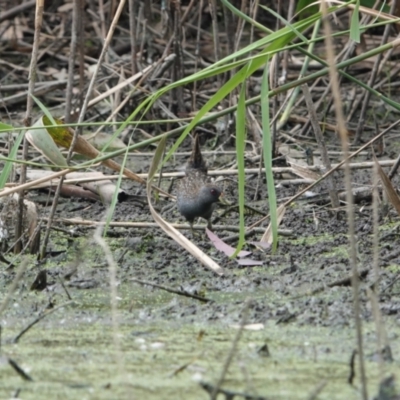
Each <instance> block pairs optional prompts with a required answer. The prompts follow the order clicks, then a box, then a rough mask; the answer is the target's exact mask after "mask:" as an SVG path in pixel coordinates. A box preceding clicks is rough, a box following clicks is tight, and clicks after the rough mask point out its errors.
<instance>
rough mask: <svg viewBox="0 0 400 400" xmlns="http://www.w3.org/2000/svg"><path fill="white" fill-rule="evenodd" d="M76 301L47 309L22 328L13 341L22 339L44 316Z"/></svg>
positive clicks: (16, 341)
mask: <svg viewBox="0 0 400 400" xmlns="http://www.w3.org/2000/svg"><path fill="white" fill-rule="evenodd" d="M72 303H74V301H67V302H66V303H64V304H60V305H59V306H57V307H54V308H50V309H46V310H45V311H43V312H42V313H41V314H40V315H39V316H38V317H37V318H35V319H34V320H33V321H32V322H31V323H30V324H29V325H28V326H27V327H25V328H24V329H22V331H21V332H20V333H19V334H18V335H17V336H15V338H14V340H13V343H18V341H19V339H21V337H22V336H23V335H24V334H25V333H26V332H28V331H29V329H31V328H32V327H33V326H34V325H36V324H37V323H38V322H40V321H41V320H42V319H43V318H45V317H47V316H48V315H50V314H53V313H54V312H56V311H58V310H59V309H60V308H63V307H66V306H69V305H70V304H72Z"/></svg>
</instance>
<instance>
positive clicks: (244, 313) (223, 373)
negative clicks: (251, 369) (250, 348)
mask: <svg viewBox="0 0 400 400" xmlns="http://www.w3.org/2000/svg"><path fill="white" fill-rule="evenodd" d="M250 303H251V300H250V299H246V301H245V303H244V306H243V309H242V320H241V322H240V327H239V329H238V331H237V332H236V335H235V337H234V339H233V341H232V345H231V349H230V351H229V354H228V357H227V358H226V361H225V364H224V366H223V368H222V371H221V376H220V377H219V379H218V382H217V383H216V385H215V386H214V389H213V391H212V393H211V400H216V399H217V395H218V392H219V389H220V388H221V385H222V384H223V383H224V380H225V376H226V374H227V373H228V368H229V366H230V365H231V362H232V360H233V357H234V356H235V353H236V348H237V345H238V343H239V340H240V338H241V336H242V333H243V330H244V326H245V325H246V322H247V317H248V313H249V307H250Z"/></svg>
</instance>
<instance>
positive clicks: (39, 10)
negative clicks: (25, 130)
mask: <svg viewBox="0 0 400 400" xmlns="http://www.w3.org/2000/svg"><path fill="white" fill-rule="evenodd" d="M43 9H44V0H38V1H37V3H36V10H35V32H34V38H33V46H32V56H31V63H30V66H29V85H28V97H27V101H26V114H25V118H24V124H25V126H30V124H31V112H32V108H33V98H32V96H31V95H33V93H34V90H35V83H36V74H37V59H38V53H39V43H40V32H41V30H42V24H43ZM28 148H29V143H28V140H27V139H26V137H25V138H24V142H23V149H22V158H23V160H27V159H28ZM26 168H27V167H26V165H25V164H23V165H22V168H21V173H20V183H21V184H24V183H25V181H26ZM23 219H24V192H21V193H20V194H19V197H18V214H17V221H16V226H15V237H16V238H17V242H16V244H15V246H14V253H20V252H21V250H22V240H21V237H22V231H23Z"/></svg>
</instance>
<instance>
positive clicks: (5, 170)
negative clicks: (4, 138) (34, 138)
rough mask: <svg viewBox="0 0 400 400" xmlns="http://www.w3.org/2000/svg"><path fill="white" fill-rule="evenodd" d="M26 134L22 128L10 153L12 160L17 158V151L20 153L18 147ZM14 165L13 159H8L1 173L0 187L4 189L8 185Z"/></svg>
mask: <svg viewBox="0 0 400 400" xmlns="http://www.w3.org/2000/svg"><path fill="white" fill-rule="evenodd" d="M24 135H25V132H24V131H23V130H21V131H20V132H19V134H18V136H17V139H16V140H15V142H14V145H13V147H12V148H11V151H10V155H9V158H10V159H11V160H15V159H16V157H17V153H18V148H19V145H20V144H21V142H22V139H23V138H24ZM13 165H14V162H13V161H6V163H5V164H4V167H3V170H2V171H1V174H0V189H3V188H4V187H5V186H6V183H7V181H8V178H9V176H10V173H11V169H12V167H13Z"/></svg>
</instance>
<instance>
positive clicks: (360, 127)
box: [354, 1, 396, 144]
mask: <svg viewBox="0 0 400 400" xmlns="http://www.w3.org/2000/svg"><path fill="white" fill-rule="evenodd" d="M395 10H396V1H392V5H391V7H390V14H391V15H394V13H395ZM391 29H392V25H391V24H388V25H386V26H385V30H384V33H383V35H382V37H381V44H380V45H381V46H383V45H384V44H386V42H387V40H388V38H389V34H390V31H391ZM382 58H383V53H379V54H378V55H377V56H376V58H375V62H374V66H373V68H372V71H371V75H370V76H369V79H368V83H367V85H368V86H369V87H373V86H374V83H375V79H376V77H377V75H378V70H379V69H380V66H381V61H382ZM363 98H364V100H363V104H362V107H361V112H360V117H359V120H358V125H357V130H356V136H355V138H354V144H358V143H359V141H360V137H361V134H362V133H363V131H364V125H365V114H366V112H367V107H368V104H369V100H370V98H371V92H370V91H369V90H365V89H364V93H363Z"/></svg>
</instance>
